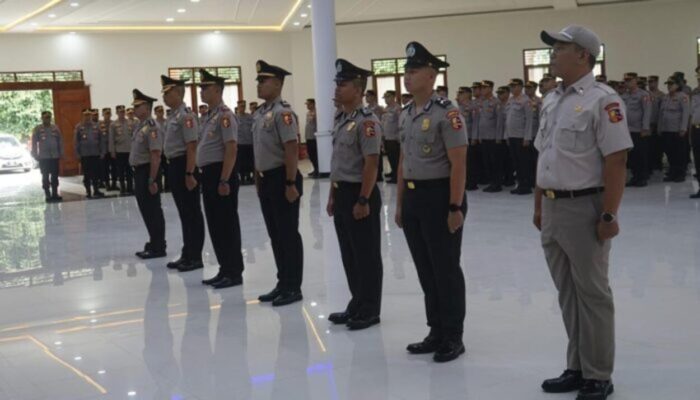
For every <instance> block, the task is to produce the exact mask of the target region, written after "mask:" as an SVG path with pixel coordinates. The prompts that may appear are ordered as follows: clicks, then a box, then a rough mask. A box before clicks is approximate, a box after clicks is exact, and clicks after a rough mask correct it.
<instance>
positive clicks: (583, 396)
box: [576, 379, 615, 400]
mask: <svg viewBox="0 0 700 400" xmlns="http://www.w3.org/2000/svg"><path fill="white" fill-rule="evenodd" d="M614 391H615V387H614V386H613V383H612V381H597V380H595V379H586V383H584V384H583V387H582V388H581V390H579V392H578V396H576V400H605V399H607V398H608V396H610V395H611V394H612V393H613V392H614Z"/></svg>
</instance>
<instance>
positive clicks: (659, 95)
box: [648, 75, 666, 174]
mask: <svg viewBox="0 0 700 400" xmlns="http://www.w3.org/2000/svg"><path fill="white" fill-rule="evenodd" d="M648 82H649V95H650V96H651V121H650V127H651V136H650V137H649V174H651V173H652V172H653V171H654V170H658V171H661V170H662V169H663V157H664V149H663V145H662V141H661V136H660V133H659V108H660V106H661V100H662V99H663V97H664V96H665V95H666V93H664V92H662V91H661V90H659V77H658V76H657V75H649V79H648Z"/></svg>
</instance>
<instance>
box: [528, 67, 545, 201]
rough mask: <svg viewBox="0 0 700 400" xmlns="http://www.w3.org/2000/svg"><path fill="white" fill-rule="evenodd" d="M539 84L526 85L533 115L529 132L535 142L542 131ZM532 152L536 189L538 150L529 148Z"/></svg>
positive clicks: (533, 182) (533, 181) (532, 147)
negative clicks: (538, 93)
mask: <svg viewBox="0 0 700 400" xmlns="http://www.w3.org/2000/svg"><path fill="white" fill-rule="evenodd" d="M537 86H538V85H537V83H536V82H533V81H528V82H526V83H525V95H527V97H528V98H529V99H530V112H531V113H532V118H531V119H530V126H529V127H528V128H527V130H528V131H529V132H530V135H531V136H530V137H531V138H532V140H533V142H534V140H535V137H536V136H537V132H538V131H539V130H540V110H541V109H542V99H541V98H540V97H537V94H536V93H537ZM528 151H530V167H529V168H530V176H531V177H533V179H532V181H531V183H532V187H533V188H534V187H535V179H534V176H535V175H536V173H537V149H535V146H534V145H531V146H529V147H528Z"/></svg>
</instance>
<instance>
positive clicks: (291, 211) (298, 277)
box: [258, 167, 304, 291]
mask: <svg viewBox="0 0 700 400" xmlns="http://www.w3.org/2000/svg"><path fill="white" fill-rule="evenodd" d="M262 175H263V176H261V177H260V188H259V191H258V197H259V198H260V207H261V208H262V213H263V218H264V219H265V226H266V227H267V234H268V235H269V236H270V242H271V243H272V253H273V255H274V257H275V264H276V265H277V288H278V289H280V290H283V291H299V290H301V281H302V276H303V268H304V267H303V266H304V246H303V243H302V240H301V235H300V234H299V205H300V201H299V200H300V199H297V200H296V201H295V202H294V203H290V202H289V201H287V198H286V197H285V195H284V193H285V189H286V187H285V181H286V180H287V177H286V171H285V167H279V168H275V169H272V170H269V171H264V172H263V173H262ZM296 188H297V190H298V191H299V195H300V198H301V195H302V194H303V186H302V177H301V174H300V173H299V172H298V171H297V176H296Z"/></svg>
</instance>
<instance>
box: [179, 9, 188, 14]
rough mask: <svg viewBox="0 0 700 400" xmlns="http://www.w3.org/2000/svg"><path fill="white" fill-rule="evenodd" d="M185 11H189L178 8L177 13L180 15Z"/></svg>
mask: <svg viewBox="0 0 700 400" xmlns="http://www.w3.org/2000/svg"><path fill="white" fill-rule="evenodd" d="M185 11H187V10H185V9H184V8H178V9H177V12H179V13H180V14H182V13H184V12H185Z"/></svg>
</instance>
